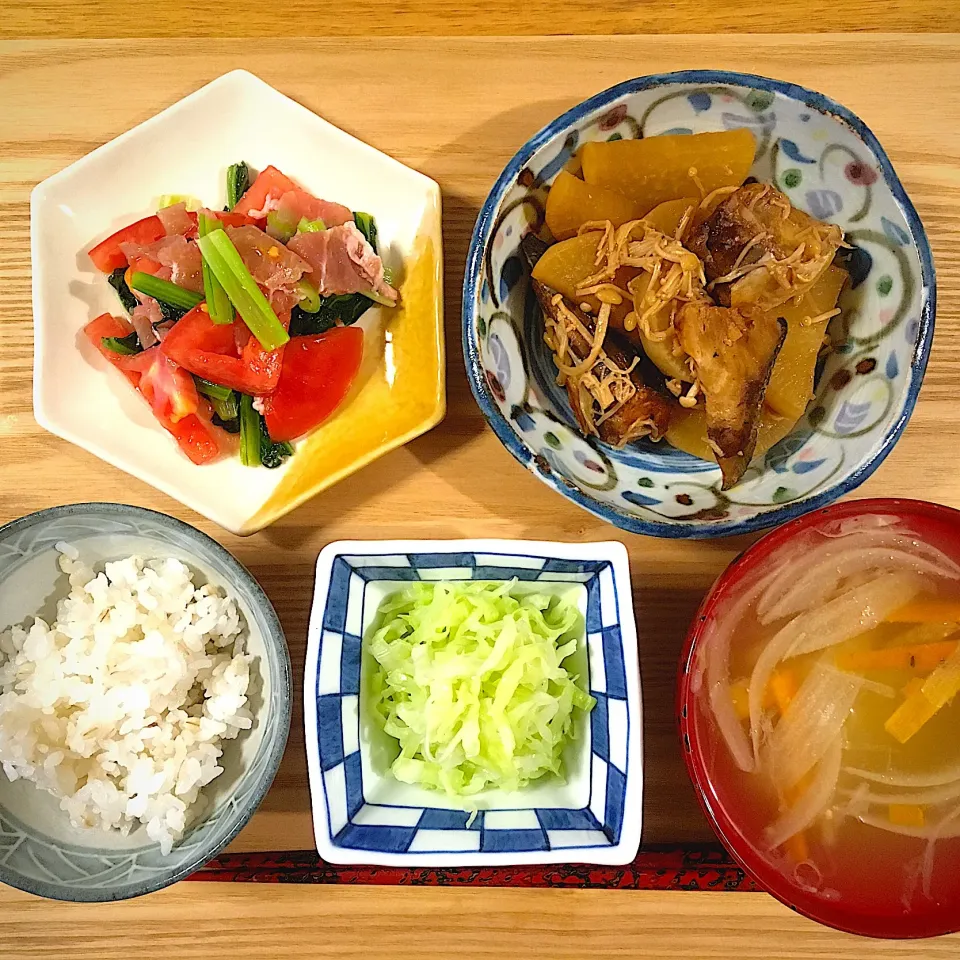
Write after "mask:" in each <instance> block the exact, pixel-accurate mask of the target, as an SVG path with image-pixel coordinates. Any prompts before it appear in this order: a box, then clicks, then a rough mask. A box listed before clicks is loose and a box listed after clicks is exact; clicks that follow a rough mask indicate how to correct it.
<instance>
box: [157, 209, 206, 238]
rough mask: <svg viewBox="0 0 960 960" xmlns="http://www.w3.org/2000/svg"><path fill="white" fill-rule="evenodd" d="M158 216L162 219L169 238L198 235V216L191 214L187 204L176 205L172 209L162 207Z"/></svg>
mask: <svg viewBox="0 0 960 960" xmlns="http://www.w3.org/2000/svg"><path fill="white" fill-rule="evenodd" d="M157 216H158V217H159V218H160V222H161V223H162V224H163V229H164V230H166V232H167V236H168V237H174V236H177V235H179V236H181V237H187V236H196V235H197V215H196V214H195V213H193V214H191V213H190V212H189V211H188V210H187V205H186V204H185V203H175V204H173V206H170V207H162V208H161V209H160V210H158V211H157Z"/></svg>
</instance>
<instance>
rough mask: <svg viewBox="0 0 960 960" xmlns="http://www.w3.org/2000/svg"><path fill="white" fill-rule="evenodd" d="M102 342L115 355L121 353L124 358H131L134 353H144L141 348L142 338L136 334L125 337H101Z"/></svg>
mask: <svg viewBox="0 0 960 960" xmlns="http://www.w3.org/2000/svg"><path fill="white" fill-rule="evenodd" d="M100 342H101V343H102V344H103V345H104V346H105V347H106V348H107V349H108V350H112V351H113V352H114V353H121V354H123V355H124V356H131V355H132V354H134V353H142V352H143V347H142V346H140V338H139V337H138V336H137V335H136V333H129V334H127V336H125V337H101V338H100Z"/></svg>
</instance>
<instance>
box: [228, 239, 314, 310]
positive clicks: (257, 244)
mask: <svg viewBox="0 0 960 960" xmlns="http://www.w3.org/2000/svg"><path fill="white" fill-rule="evenodd" d="M227 236H229V237H230V239H231V240H232V241H233V245H234V246H235V247H236V248H237V252H238V253H239V254H240V257H241V259H242V260H243V262H244V265H245V266H246V268H247V269H248V270H249V271H250V273H251V275H252V276H253V279H254V280H256V281H257V283H258V284H259V285H260V286H261V287H262V288H263V289H264V290H266V292H267V294H268V296H269V295H271V294H273V293H275V292H276V291H278V290H290V289H292V288H293V287H294V286H295V285H296V283H297V281H298V280H299V279H300V278H301V277H302V276H303V275H304V274H305V273H309V272H310V264H309V263H307V262H306V260H303V259H301V258H300V257H299V256H298V255H297V253H296V252H295V251H293V250H290V249H287V247H285V246H284V245H283V244H282V243H279V242H278V241H276V240H274V239H273V237H270V236H268V235H267V234H265V233H264V232H263V231H262V230H259V229H258V228H257V227H251V226H244V227H227Z"/></svg>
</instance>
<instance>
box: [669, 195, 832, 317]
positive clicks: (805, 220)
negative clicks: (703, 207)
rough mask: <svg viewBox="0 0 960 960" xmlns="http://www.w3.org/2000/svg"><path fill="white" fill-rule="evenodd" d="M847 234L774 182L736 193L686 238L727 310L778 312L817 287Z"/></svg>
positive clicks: (715, 296)
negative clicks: (749, 308)
mask: <svg viewBox="0 0 960 960" xmlns="http://www.w3.org/2000/svg"><path fill="white" fill-rule="evenodd" d="M842 244H843V231H842V230H841V229H840V228H839V227H838V226H837V225H836V224H832V223H823V222H822V221H820V220H816V219H814V218H813V217H811V216H810V215H809V214H806V213H804V212H803V211H801V210H798V209H797V208H796V207H794V206H793V205H792V204H791V203H790V201H789V199H787V197H786V196H785V195H784V194H783V193H781V192H780V191H779V190H778V189H777V188H776V187H774V186H771V185H770V184H769V183H748V184H746V185H745V186H742V187H740V189H739V190H736V191H734V192H733V193H732V194H731V195H730V196H729V197H727V199H726V200H724V201H723V203H721V204H720V205H719V206H718V207H717V209H716V210H715V211H714V212H713V214H711V216H710V217H708V218H707V219H706V220H704V221H703V223H701V224H699V225H698V226H697V227H695V228H694V230H693V231H692V233H691V235H690V236H689V237H688V239H687V246H688V248H689V249H690V251H691V252H692V253H694V254H696V255H697V256H698V257H699V258H700V260H701V261H702V262H703V269H704V273H705V274H706V277H707V280H708V285H707V291H708V292H709V293H711V294H712V295H713V297H714V299H715V300H716V301H717V302H718V303H720V304H721V305H722V306H734V307H738V306H752V307H757V308H759V309H761V310H773V309H774V308H776V307H778V306H779V305H780V304H782V303H784V302H786V301H787V300H790V299H792V298H793V297H799V296H801V295H802V294H804V293H806V291H807V290H809V289H810V287H811V286H813V284H814V283H816V281H817V279H818V278H819V277H820V275H821V274H822V273H823V271H824V270H826V269H827V267H828V266H830V264H831V263H832V262H833V258H834V256H835V254H836V252H837V250H838V249H839V248H840V246H841V245H842Z"/></svg>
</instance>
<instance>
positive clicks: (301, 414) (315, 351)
mask: <svg viewBox="0 0 960 960" xmlns="http://www.w3.org/2000/svg"><path fill="white" fill-rule="evenodd" d="M362 359H363V330H361V329H360V328H359V327H334V328H333V329H332V330H328V331H327V332H326V333H321V334H319V335H317V336H314V337H294V338H293V339H292V340H291V341H290V342H289V343H288V344H287V345H286V347H285V352H284V355H283V369H282V370H281V372H280V382H279V383H278V384H277V389H276V390H274V392H273V393H272V394H270V396H268V397H264V398H263V416H264V418H265V419H266V421H267V429H268V430H269V431H270V437H271V439H272V440H276V441H282V440H295V439H296V438H297V437H301V436H303V434H305V433H307V432H308V431H309V430H312V429H313V428H314V427H316V426H319V424H321V423H323V421H324V420H326V419H327V417H329V416H330V415H331V414H332V413H333V412H334V410H336V409H337V407H339V406H340V404H341V403H342V402H343V399H344V397H346V395H347V393H348V391H349V390H350V387H351V385H352V384H353V381H354V380H355V379H356V376H357V371H358V370H359V369H360V361H361V360H362Z"/></svg>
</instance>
